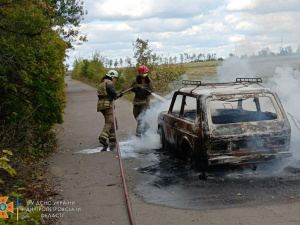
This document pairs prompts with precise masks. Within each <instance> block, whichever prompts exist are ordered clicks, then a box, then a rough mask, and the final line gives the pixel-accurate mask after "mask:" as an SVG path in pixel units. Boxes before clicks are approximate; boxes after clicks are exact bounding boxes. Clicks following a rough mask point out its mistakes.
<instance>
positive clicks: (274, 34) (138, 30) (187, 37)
mask: <svg viewBox="0 0 300 225" xmlns="http://www.w3.org/2000/svg"><path fill="white" fill-rule="evenodd" d="M84 2H85V3H84V7H85V9H87V10H88V12H89V13H88V14H87V15H86V18H85V20H84V21H83V23H82V26H81V28H80V30H81V32H82V33H83V34H86V35H87V38H88V42H87V43H83V45H82V46H79V47H75V51H74V53H72V52H70V53H69V55H70V58H69V59H68V62H70V61H72V58H74V55H76V54H77V55H78V54H80V55H81V56H91V55H92V53H93V52H94V51H95V50H98V51H100V52H102V53H103V55H105V56H107V57H108V58H113V57H117V58H120V57H126V56H129V57H132V55H133V50H132V42H134V41H135V40H136V38H137V37H140V38H142V39H143V40H148V41H149V44H150V47H151V48H152V49H153V52H155V53H159V54H164V55H177V56H179V54H180V53H189V54H193V53H196V54H199V53H200V52H201V53H204V52H205V53H206V54H207V53H217V57H227V56H228V55H229V53H235V52H236V53H237V54H238V55H240V54H248V55H251V54H253V53H257V52H258V51H259V50H261V49H263V48H265V47H269V48H272V49H271V50H272V51H275V52H276V51H277V52H278V50H279V47H280V46H281V41H282V44H283V46H288V45H290V46H292V48H293V49H294V50H295V49H296V48H297V47H298V46H299V44H300V41H299V40H300V31H299V29H297V27H298V26H299V25H298V24H299V21H300V2H299V1H298V0H289V1H286V0H276V1H274V0H243V1H241V0H226V1H220V0H190V1H183V0H164V1H161V0H139V1H138V0H128V1H121V0H97V1H95V0H84ZM251 51H252V52H251ZM69 64H72V63H69Z"/></svg>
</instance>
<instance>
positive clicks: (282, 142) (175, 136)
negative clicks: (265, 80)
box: [158, 78, 291, 167]
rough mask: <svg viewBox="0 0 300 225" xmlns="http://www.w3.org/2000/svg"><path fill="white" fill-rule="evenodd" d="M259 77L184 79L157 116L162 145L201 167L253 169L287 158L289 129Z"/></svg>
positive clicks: (277, 101)
mask: <svg viewBox="0 0 300 225" xmlns="http://www.w3.org/2000/svg"><path fill="white" fill-rule="evenodd" d="M261 83H262V80H261V79H260V78H237V79H236V82H231V83H201V81H183V84H184V86H183V87H182V88H180V89H179V90H178V91H176V92H175V93H174V95H173V98H172V102H171V105H170V108H169V111H167V112H161V113H160V114H159V117H158V133H159V134H160V136H161V141H162V145H163V147H165V148H168V149H170V150H175V151H176V152H177V153H179V154H181V155H183V156H185V157H186V158H187V159H189V161H190V162H191V163H192V165H194V166H197V167H199V166H200V167H203V166H210V165H220V164H231V165H247V164H248V165H251V164H257V163H262V162H267V161H269V160H272V159H274V158H277V157H278V158H282V157H289V156H291V153H290V152H289V148H290V135H291V128H290V124H289V122H288V119H287V116H286V113H285V111H284V109H283V107H282V105H281V103H280V100H279V98H278V96H277V94H276V93H275V92H273V91H272V90H270V89H268V88H265V87H263V86H262V85H261Z"/></svg>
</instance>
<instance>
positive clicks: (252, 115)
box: [209, 97, 277, 124]
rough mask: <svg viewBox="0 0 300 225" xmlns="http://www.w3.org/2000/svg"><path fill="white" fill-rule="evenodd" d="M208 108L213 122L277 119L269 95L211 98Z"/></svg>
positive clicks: (225, 122)
mask: <svg viewBox="0 0 300 225" xmlns="http://www.w3.org/2000/svg"><path fill="white" fill-rule="evenodd" d="M209 109H210V112H211V118H212V122H213V124H227V123H243V122H254V121H262V120H275V119H277V114H276V110H275V108H274V105H273V103H272V100H271V99H270V98H269V97H254V98H237V99H226V100H220V99H216V100H211V101H210V102H209Z"/></svg>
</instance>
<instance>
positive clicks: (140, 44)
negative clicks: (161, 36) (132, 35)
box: [132, 38, 152, 66]
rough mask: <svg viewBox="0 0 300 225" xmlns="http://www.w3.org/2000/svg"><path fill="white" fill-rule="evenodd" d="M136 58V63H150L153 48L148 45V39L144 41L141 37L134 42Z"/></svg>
mask: <svg viewBox="0 0 300 225" xmlns="http://www.w3.org/2000/svg"><path fill="white" fill-rule="evenodd" d="M132 45H133V51H134V56H133V57H134V58H135V59H136V64H137V65H138V66H140V65H148V64H149V62H150V60H151V52H152V50H151V49H150V48H149V46H148V40H146V41H144V40H142V39H140V38H137V39H136V41H135V42H133V43H132Z"/></svg>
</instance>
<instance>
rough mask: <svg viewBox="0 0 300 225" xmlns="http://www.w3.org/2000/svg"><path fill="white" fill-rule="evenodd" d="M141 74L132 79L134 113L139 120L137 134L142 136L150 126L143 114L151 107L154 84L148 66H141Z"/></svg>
mask: <svg viewBox="0 0 300 225" xmlns="http://www.w3.org/2000/svg"><path fill="white" fill-rule="evenodd" d="M138 72H139V75H138V76H137V77H136V78H135V79H134V80H133V81H132V85H131V87H133V88H132V91H133V92H134V93H135V96H134V99H133V115H134V118H135V119H136V121H137V128H136V136H137V137H140V136H141V135H142V134H144V133H145V132H146V131H147V130H148V129H149V128H150V126H149V124H148V123H147V122H146V121H144V120H143V116H144V114H145V112H146V110H147V109H148V107H149V102H150V98H149V96H150V95H151V93H152V92H153V84H152V81H151V79H150V78H149V77H148V73H149V70H148V68H147V67H146V66H144V65H143V66H141V67H140V68H139V70H138Z"/></svg>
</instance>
